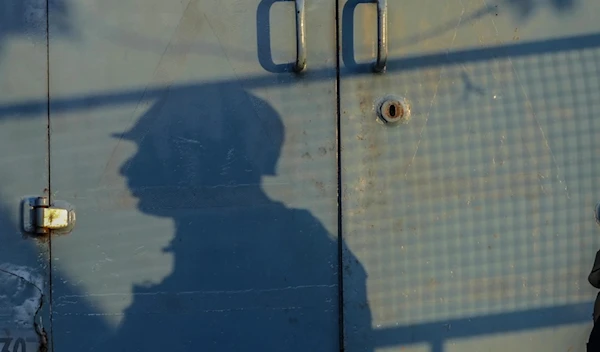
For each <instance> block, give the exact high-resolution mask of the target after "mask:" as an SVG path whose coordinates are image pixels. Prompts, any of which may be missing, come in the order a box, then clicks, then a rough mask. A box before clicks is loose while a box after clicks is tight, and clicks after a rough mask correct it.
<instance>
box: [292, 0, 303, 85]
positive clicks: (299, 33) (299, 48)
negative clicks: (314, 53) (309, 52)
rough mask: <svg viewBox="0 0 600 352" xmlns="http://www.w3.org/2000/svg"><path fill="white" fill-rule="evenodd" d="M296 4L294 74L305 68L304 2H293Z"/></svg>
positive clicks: (297, 0) (300, 0)
mask: <svg viewBox="0 0 600 352" xmlns="http://www.w3.org/2000/svg"><path fill="white" fill-rule="evenodd" d="M295 3H296V63H295V64H294V71H295V72H298V73H300V72H302V71H304V69H305V68H306V27H305V25H304V22H305V17H306V11H305V8H304V0H295Z"/></svg>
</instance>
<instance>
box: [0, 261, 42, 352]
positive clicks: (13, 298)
mask: <svg viewBox="0 0 600 352" xmlns="http://www.w3.org/2000/svg"><path fill="white" fill-rule="evenodd" d="M43 289H44V279H43V277H42V276H41V275H40V274H38V273H37V269H36V268H31V267H26V266H20V265H14V264H9V263H4V264H0V344H2V346H0V347H2V348H3V351H4V350H6V351H23V352H25V351H38V349H39V348H42V349H43V348H45V346H44V345H45V332H44V330H43V329H44V328H43V322H42V320H41V317H40V316H38V313H39V311H40V309H41V308H42V304H43V299H44V295H43Z"/></svg>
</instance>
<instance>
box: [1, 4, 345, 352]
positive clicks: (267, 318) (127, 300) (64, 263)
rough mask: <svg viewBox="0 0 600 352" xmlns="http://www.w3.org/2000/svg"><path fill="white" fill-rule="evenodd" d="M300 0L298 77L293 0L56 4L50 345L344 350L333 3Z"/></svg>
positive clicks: (57, 348)
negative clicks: (66, 32) (66, 211)
mask: <svg viewBox="0 0 600 352" xmlns="http://www.w3.org/2000/svg"><path fill="white" fill-rule="evenodd" d="M305 11H306V19H305V21H306V26H305V29H306V43H307V44H308V45H307V54H306V55H307V60H308V62H309V63H310V65H309V66H307V69H306V70H305V72H304V73H303V75H302V77H299V76H298V75H296V74H294V73H292V71H293V68H294V65H295V60H296V59H295V58H296V54H297V53H296V43H295V41H294V38H295V36H296V34H295V30H296V27H295V24H294V17H295V15H294V2H280V1H272V0H263V1H260V2H259V1H255V0H252V1H237V0H227V1H223V0H214V1H212V0H201V1H199V0H192V1H185V2H180V1H164V0H160V1H148V0H125V1H123V0H118V1H117V0H115V1H112V0H110V1H101V2H98V1H93V0H85V1H78V2H76V4H74V6H73V8H72V11H71V13H70V15H71V16H72V20H73V21H74V22H75V23H76V24H77V28H78V30H79V31H78V36H77V39H75V40H65V39H63V38H59V37H54V36H53V33H54V31H55V28H54V26H53V22H52V16H50V19H51V22H50V40H51V42H50V47H51V50H50V67H51V71H50V75H51V90H50V92H51V94H50V107H51V123H52V137H51V160H52V175H53V179H52V189H53V194H54V196H56V197H59V198H60V199H64V200H65V201H68V202H70V203H72V204H75V205H76V207H77V228H76V230H75V231H74V232H73V233H72V234H71V235H69V236H66V237H56V238H53V239H52V259H53V270H54V271H53V306H52V308H53V341H54V350H55V351H275V350H285V351H335V350H338V341H339V333H338V298H337V297H338V276H337V271H338V266H337V262H338V258H337V253H338V243H337V237H336V234H337V212H336V189H337V188H336V153H335V146H336V144H335V127H336V119H335V116H336V115H335V106H336V104H335V102H336V99H335V68H334V62H335V55H336V53H335V50H334V48H335V42H334V40H335V32H334V31H335V26H334V23H333V22H332V17H331V14H332V13H334V11H335V10H334V3H333V2H331V1H329V2H328V1H315V2H311V3H307V4H306V7H305ZM315 75H318V76H315ZM257 77H258V78H257ZM257 82H258V83H257ZM309 83H310V84H309ZM87 97H89V98H87ZM291 97H293V99H291ZM36 106H37V105H36V103H30V104H29V105H27V107H28V108H29V109H31V110H35V108H36ZM8 109H9V110H10V108H8ZM5 111H6V110H5Z"/></svg>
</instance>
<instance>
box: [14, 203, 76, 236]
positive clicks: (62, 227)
mask: <svg viewBox="0 0 600 352" xmlns="http://www.w3.org/2000/svg"><path fill="white" fill-rule="evenodd" d="M22 219H23V231H24V232H26V233H30V234H36V235H45V234H49V233H50V231H52V233H57V234H66V233H69V232H71V231H72V230H73V227H74V226H75V209H74V208H73V206H71V205H70V204H69V203H67V202H63V201H56V202H53V203H52V204H50V202H49V200H48V197H29V198H25V199H24V200H23V202H22Z"/></svg>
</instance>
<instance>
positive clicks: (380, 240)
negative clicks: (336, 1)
mask: <svg viewBox="0 0 600 352" xmlns="http://www.w3.org/2000/svg"><path fill="white" fill-rule="evenodd" d="M387 8H388V9H387V11H388V13H387V15H388V22H387V23H388V35H387V42H388V45H389V58H388V63H387V72H385V73H383V74H374V73H372V68H373V62H374V60H375V56H376V53H377V50H376V43H377V42H378V41H377V38H376V36H377V28H378V22H377V16H376V5H375V4H374V3H371V2H369V3H363V1H357V0H344V1H341V2H340V19H341V28H340V35H341V39H342V53H341V57H342V67H341V81H340V82H341V88H340V94H341V122H340V125H341V132H340V135H341V144H342V146H341V147H342V149H341V161H342V202H343V203H342V209H343V211H342V213H343V217H342V219H343V221H342V226H343V227H342V228H343V238H344V239H345V241H346V243H347V246H348V248H349V250H352V251H353V252H354V255H353V256H352V257H345V258H344V259H343V262H344V266H343V268H344V270H345V271H344V275H343V278H344V307H345V310H344V322H345V346H346V351H432V352H440V351H446V352H449V351H501V350H502V351H505V350H507V349H510V350H514V351H540V350H552V351H568V350H571V351H581V350H584V346H585V342H586V341H587V337H588V336H587V334H589V331H590V328H591V322H592V321H591V312H592V301H593V299H594V298H595V297H596V294H595V292H594V291H593V289H592V288H591V287H589V285H588V284H587V281H586V277H587V274H588V270H590V269H591V266H592V262H593V258H594V254H595V252H596V250H597V249H598V247H599V244H600V241H598V239H597V237H598V231H599V230H598V228H597V226H596V224H595V221H594V217H593V209H594V205H595V203H596V202H597V201H598V198H599V192H598V187H597V185H596V183H595V182H596V179H595V178H594V176H595V175H597V173H598V171H600V170H599V168H598V163H597V161H598V158H597V155H598V147H599V145H598V142H597V140H598V136H599V132H600V125H599V123H598V119H597V118H596V114H595V113H594V112H595V109H596V107H597V106H598V103H597V100H598V99H597V98H598V96H600V77H599V74H600V71H599V70H600V69H599V66H598V62H599V61H598V59H599V58H600V23H598V21H597V19H596V14H598V13H599V11H600V3H599V2H597V1H593V0H590V1H569V0H565V1H498V2H492V1H485V0H484V1H465V0H452V1H447V2H440V1H437V0H430V1H401V2H400V1H389V2H388V5H387ZM387 95H397V96H400V97H402V98H404V99H406V100H407V102H408V104H409V105H410V110H411V117H410V120H409V121H408V123H405V124H403V123H398V124H395V125H390V124H384V123H382V122H380V121H377V116H376V111H375V109H376V106H377V104H378V102H379V99H381V98H383V97H385V96H387ZM365 281H366V284H365Z"/></svg>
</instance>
